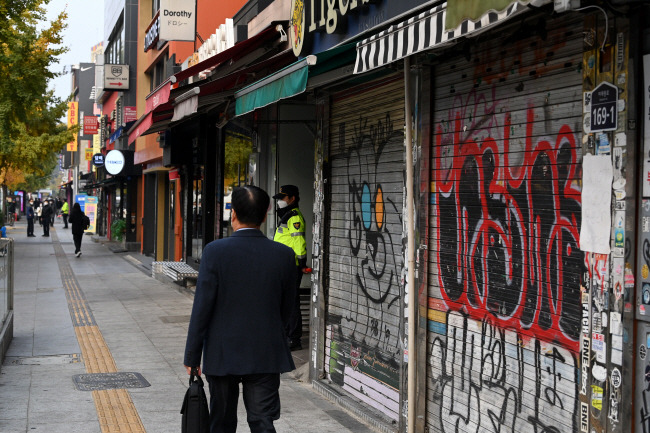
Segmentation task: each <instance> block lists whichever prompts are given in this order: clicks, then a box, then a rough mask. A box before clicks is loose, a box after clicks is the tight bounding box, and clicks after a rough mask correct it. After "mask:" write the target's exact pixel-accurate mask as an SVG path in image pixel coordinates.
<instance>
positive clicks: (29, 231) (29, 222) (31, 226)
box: [27, 218, 34, 236]
mask: <svg viewBox="0 0 650 433" xmlns="http://www.w3.org/2000/svg"><path fill="white" fill-rule="evenodd" d="M33 234H34V218H27V236H31V235H33Z"/></svg>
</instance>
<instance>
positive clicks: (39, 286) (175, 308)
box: [0, 218, 374, 433]
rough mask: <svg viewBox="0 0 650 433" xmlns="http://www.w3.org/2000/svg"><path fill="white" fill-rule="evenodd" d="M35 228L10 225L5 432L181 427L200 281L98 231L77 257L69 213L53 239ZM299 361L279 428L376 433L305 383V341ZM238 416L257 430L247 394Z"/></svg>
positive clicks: (160, 432)
mask: <svg viewBox="0 0 650 433" xmlns="http://www.w3.org/2000/svg"><path fill="white" fill-rule="evenodd" d="M26 227H27V226H26V220H25V218H22V219H21V220H20V221H19V222H17V223H16V225H15V226H14V227H9V228H8V233H7V235H8V237H12V238H14V239H15V261H14V264H15V296H14V312H15V317H14V338H13V341H12V343H11V345H10V347H9V351H8V353H7V356H6V358H5V360H4V362H3V365H2V368H1V370H0V432H2V433H26V432H30V433H31V432H46V433H77V432H79V433H95V432H148V433H166V432H170V433H171V432H174V433H176V432H180V429H181V425H180V423H181V415H180V413H179V411H180V408H181V403H182V400H183V396H184V394H185V390H186V388H187V384H188V376H187V373H186V371H185V369H184V368H183V350H184V346H185V337H186V332H187V326H188V324H189V316H190V311H191V307H192V299H193V296H192V292H191V290H188V289H185V288H183V287H181V286H179V285H176V284H174V283H171V282H161V281H158V280H156V279H154V278H152V277H151V268H150V264H151V261H152V259H151V258H148V257H145V256H142V255H140V254H137V253H124V252H122V253H113V252H112V251H111V249H109V248H108V245H109V244H106V245H104V244H102V243H100V242H93V240H92V238H91V236H88V235H86V236H84V240H83V244H82V247H81V251H82V253H83V254H82V256H81V257H79V258H78V257H75V255H74V254H73V252H74V245H73V242H72V233H71V231H70V229H63V225H62V224H61V223H60V221H57V222H56V223H55V227H54V229H52V230H51V236H50V237H49V238H47V237H42V236H41V234H42V229H41V228H40V227H39V226H38V224H36V229H35V233H36V237H33V238H28V237H27V236H26V232H27V230H26ZM104 241H105V240H104ZM243 344H245V343H243ZM303 346H306V344H304V343H303ZM294 358H295V360H296V365H297V366H299V367H298V370H296V372H293V373H289V374H285V375H283V377H282V385H281V387H280V393H281V401H282V416H281V418H280V420H279V421H277V422H276V424H275V425H276V429H277V431H278V433H292V432H300V433H308V432H319V433H327V432H357V433H358V432H361V433H363V432H372V431H374V430H372V429H371V428H370V427H368V426H367V425H366V424H364V423H363V422H361V421H359V420H357V418H355V417H353V416H352V415H350V414H349V413H348V412H346V411H345V410H343V409H342V408H340V407H338V406H336V405H334V404H333V403H331V402H330V401H328V400H327V399H325V398H324V397H322V396H321V395H320V394H318V393H317V392H315V391H314V390H313V388H312V387H311V385H309V384H308V383H307V382H306V377H305V376H306V373H305V372H306V371H307V370H306V369H307V365H305V364H306V362H307V361H308V353H307V349H303V350H302V351H298V352H294ZM106 373H111V374H109V375H107V374H106ZM133 373H136V374H133ZM143 380H144V381H143ZM75 381H77V384H76V385H75ZM115 381H118V383H119V384H118V385H115V383H116V382H115ZM147 384H148V385H150V386H147ZM134 386H139V387H134ZM80 389H90V390H80ZM206 392H207V383H206ZM239 414H240V416H239V428H238V431H240V432H249V431H250V430H249V429H248V425H247V423H246V415H245V409H244V405H243V402H242V401H241V399H240V405H239Z"/></svg>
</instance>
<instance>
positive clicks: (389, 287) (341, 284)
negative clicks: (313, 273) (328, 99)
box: [325, 75, 405, 420]
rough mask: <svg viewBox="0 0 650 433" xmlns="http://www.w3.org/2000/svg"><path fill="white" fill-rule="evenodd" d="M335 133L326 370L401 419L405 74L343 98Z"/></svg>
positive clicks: (334, 111)
mask: <svg viewBox="0 0 650 433" xmlns="http://www.w3.org/2000/svg"><path fill="white" fill-rule="evenodd" d="M329 125H330V140H329V142H330V155H329V162H330V167H331V172H330V179H329V181H328V183H329V185H330V186H329V190H330V196H329V197H328V202H329V209H328V222H329V226H328V228H327V229H326V232H325V233H326V236H328V237H329V241H328V242H329V248H328V250H327V251H326V253H327V255H326V260H327V261H328V262H327V265H326V267H327V269H328V271H327V273H326V278H327V286H328V296H327V306H326V308H327V317H326V331H327V337H326V347H325V370H326V373H327V376H328V379H330V380H331V381H332V382H333V383H335V384H337V385H339V386H340V387H342V388H343V389H344V390H345V391H346V392H348V393H350V394H351V395H352V396H353V397H355V398H357V399H360V400H362V401H363V402H364V404H366V405H368V406H370V407H373V408H375V409H376V410H378V411H380V412H381V413H383V414H385V415H386V416H387V417H388V418H390V419H393V420H397V419H398V413H399V391H398V390H399V381H400V373H399V372H400V366H401V362H402V358H403V349H402V348H401V345H400V338H401V337H402V336H403V326H402V324H403V315H402V311H403V309H404V294H403V288H402V284H401V283H400V280H401V278H402V276H401V273H402V269H403V267H404V259H403V251H402V238H403V229H402V219H403V217H402V215H403V212H402V204H403V200H404V199H403V195H404V170H405V166H404V155H405V151H404V82H403V79H402V77H401V75H398V76H393V77H388V78H384V79H382V80H379V81H374V82H371V83H369V84H367V85H364V86H362V87H357V88H351V89H348V90H346V91H345V92H342V93H340V94H338V95H335V96H334V97H333V99H332V103H331V112H330V123H329Z"/></svg>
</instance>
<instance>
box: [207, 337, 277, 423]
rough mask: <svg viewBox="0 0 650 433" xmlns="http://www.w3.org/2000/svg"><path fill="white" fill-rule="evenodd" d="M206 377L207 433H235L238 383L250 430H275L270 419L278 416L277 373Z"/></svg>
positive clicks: (272, 419) (275, 418)
mask: <svg viewBox="0 0 650 433" xmlns="http://www.w3.org/2000/svg"><path fill="white" fill-rule="evenodd" d="M242 344H245V343H243V342H242ZM206 378H207V379H208V385H209V387H210V433H235V430H236V429H237V402H238V401H239V383H240V382H241V383H242V385H243V388H244V389H243V397H244V405H245V406H246V414H247V416H246V420H247V421H248V426H249V427H250V430H251V433H275V427H273V421H274V420H277V419H279V418H280V392H279V389H280V374H278V373H270V374H246V375H243V376H208V375H206Z"/></svg>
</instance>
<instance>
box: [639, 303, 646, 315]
mask: <svg viewBox="0 0 650 433" xmlns="http://www.w3.org/2000/svg"><path fill="white" fill-rule="evenodd" d="M639 314H640V315H642V316H645V305H639Z"/></svg>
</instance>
